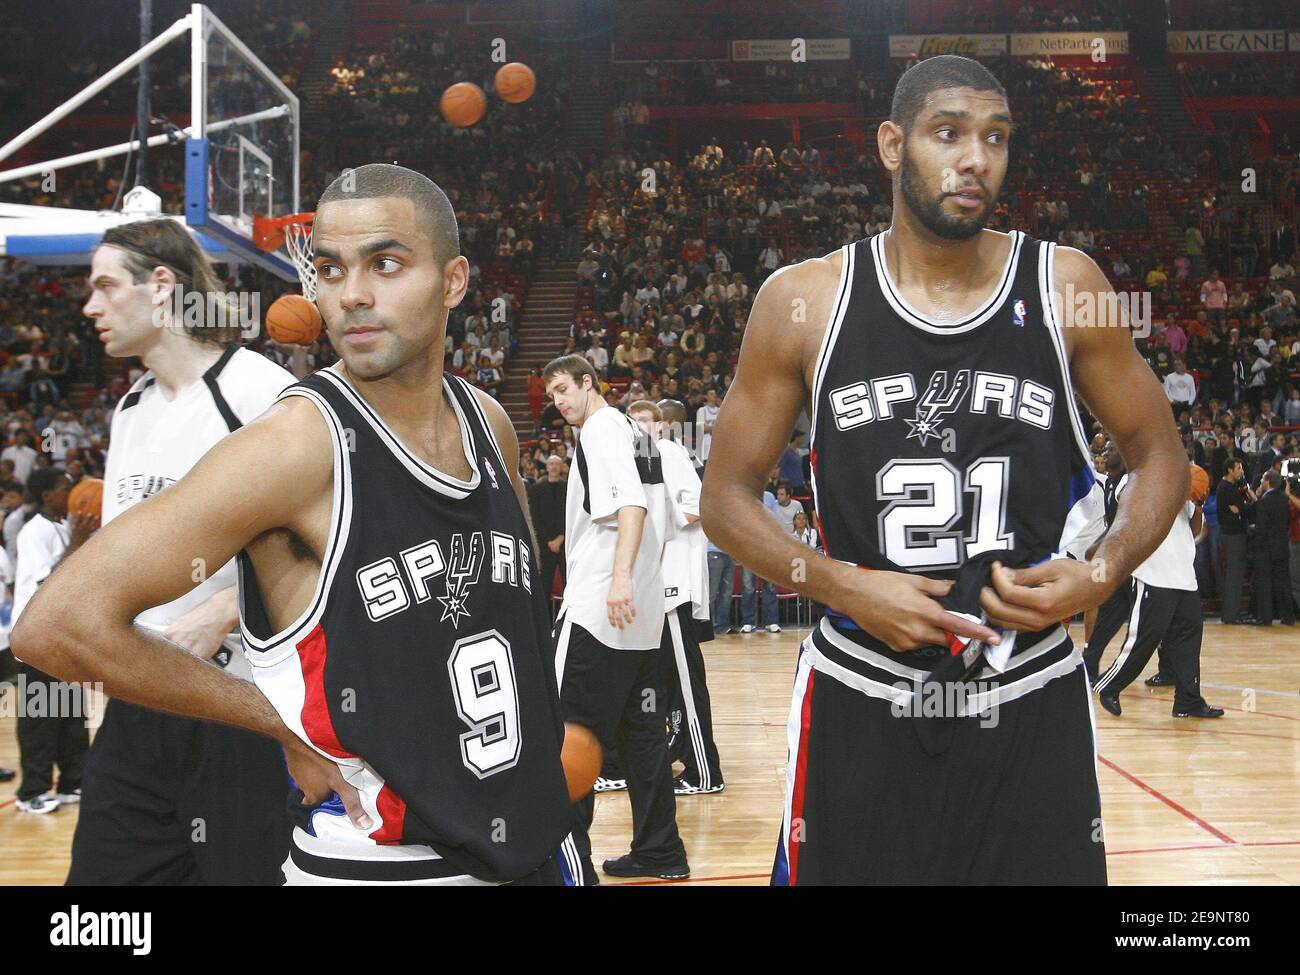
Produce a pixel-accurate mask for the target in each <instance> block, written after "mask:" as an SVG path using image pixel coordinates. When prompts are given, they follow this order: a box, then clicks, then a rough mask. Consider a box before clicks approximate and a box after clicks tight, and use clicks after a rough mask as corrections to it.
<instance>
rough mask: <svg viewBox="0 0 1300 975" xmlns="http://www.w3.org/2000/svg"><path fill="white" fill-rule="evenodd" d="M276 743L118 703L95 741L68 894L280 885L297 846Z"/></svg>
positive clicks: (111, 706)
mask: <svg viewBox="0 0 1300 975" xmlns="http://www.w3.org/2000/svg"><path fill="white" fill-rule="evenodd" d="M288 793H289V773H288V770H287V769H286V767H285V762H284V752H283V750H282V749H281V747H280V745H279V744H278V743H277V742H274V741H272V740H271V739H270V738H265V737H263V736H262V735H258V734H254V733H253V732H251V731H245V730H243V729H241V728H231V727H229V726H227V725H222V724H216V723H214V722H209V721H197V720H194V719H192V718H182V717H177V716H176V715H172V714H163V713H162V712H160V711H151V710H149V709H148V708H141V707H136V706H135V705H134V704H128V703H126V702H125V701H119V700H113V701H110V702H109V703H108V707H107V708H106V709H105V711H104V722H103V724H102V725H101V726H100V729H99V731H98V733H97V734H96V735H95V740H94V743H93V744H92V745H91V748H90V754H89V757H88V760H87V762H86V772H85V777H84V778H83V780H82V800H81V807H80V814H79V816H78V819H77V829H76V833H75V834H74V835H73V840H72V867H71V869H70V871H69V873H68V879H67V882H68V884H70V885H75V886H81V885H87V884H90V885H96V886H101V885H128V884H151V885H153V884H157V885H167V886H174V885H180V884H203V885H241V886H247V885H275V884H278V883H280V864H281V863H282V862H283V861H284V856H285V850H286V848H287V846H288V842H289V817H288V813H287V811H286V809H285V798H286V796H287V795H288Z"/></svg>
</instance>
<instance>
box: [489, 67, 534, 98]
mask: <svg viewBox="0 0 1300 975" xmlns="http://www.w3.org/2000/svg"><path fill="white" fill-rule="evenodd" d="M494 84H495V85H496V89H497V94H498V95H500V96H501V99H502V101H507V102H510V104H512V105H518V104H519V103H520V102H526V101H528V99H530V98H532V97H533V92H535V91H536V90H537V77H536V76H535V75H534V74H533V69H532V68H530V67H529V66H528V65H526V64H522V63H520V62H519V61H511V62H510V63H509V64H503V65H501V67H500V68H498V69H497V76H496V81H495V82H494Z"/></svg>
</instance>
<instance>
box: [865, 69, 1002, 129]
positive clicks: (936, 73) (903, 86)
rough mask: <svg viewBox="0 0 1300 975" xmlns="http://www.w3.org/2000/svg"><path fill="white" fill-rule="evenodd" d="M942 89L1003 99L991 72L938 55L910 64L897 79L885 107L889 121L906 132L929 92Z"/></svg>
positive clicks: (1000, 89)
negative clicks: (987, 94)
mask: <svg viewBox="0 0 1300 975" xmlns="http://www.w3.org/2000/svg"><path fill="white" fill-rule="evenodd" d="M944 88H970V89H972V90H974V91H992V92H996V93H997V94H998V95H1000V96H1001V97H1002V98H1003V99H1004V100H1005V99H1006V97H1007V93H1006V89H1004V88H1003V87H1002V84H1001V82H999V81H998V79H997V78H995V77H993V72H991V71H989V69H988V68H986V67H984V65H982V64H980V63H979V62H978V61H976V60H973V59H972V58H964V57H961V56H959V55H956V54H940V55H938V56H936V57H932V58H926V59H925V60H924V61H921V62H920V63H918V64H914V65H912V66H911V67H910V68H908V69H907V70H906V71H904V72H903V74H902V76H901V77H899V79H898V85H897V87H895V88H894V101H893V103H892V104H891V105H890V107H889V118H890V121H892V122H893V123H894V124H895V125H897V126H898V127H899V128H900V129H902V130H903V131H904V132H906V131H907V130H908V129H910V128H911V127H912V123H913V122H915V121H916V117H917V115H919V114H920V112H921V108H922V106H923V105H924V104H925V100H926V98H927V97H929V95H930V93H931V92H934V91H939V90H941V89H944Z"/></svg>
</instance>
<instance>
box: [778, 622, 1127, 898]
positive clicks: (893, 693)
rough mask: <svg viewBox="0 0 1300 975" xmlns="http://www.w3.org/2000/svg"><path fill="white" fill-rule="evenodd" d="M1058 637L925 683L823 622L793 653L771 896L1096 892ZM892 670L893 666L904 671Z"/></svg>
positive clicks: (1082, 683)
mask: <svg viewBox="0 0 1300 975" xmlns="http://www.w3.org/2000/svg"><path fill="white" fill-rule="evenodd" d="M1081 659H1082V658H1081V654H1080V652H1079V651H1078V650H1077V649H1076V648H1075V647H1074V645H1073V644H1072V643H1071V641H1070V638H1069V635H1068V634H1067V633H1066V632H1065V630H1064V629H1063V628H1062V627H1060V626H1057V627H1053V628H1052V629H1051V630H1048V631H1044V632H1042V633H1036V634H1027V633H1022V634H1018V635H1017V639H1016V645H1015V648H1014V651H1013V653H1012V656H1011V657H1010V659H1009V660H1008V661H1007V662H1006V665H1005V667H1004V669H1003V671H1002V672H1001V673H998V672H996V671H994V670H993V669H992V668H991V667H989V666H987V665H986V666H985V667H983V669H981V670H979V671H977V672H976V673H975V674H973V675H972V676H971V677H970V678H969V679H968V680H967V681H966V682H965V683H962V684H937V683H934V682H930V683H926V677H927V676H928V675H927V671H926V669H924V668H918V667H914V666H910V664H912V663H914V662H915V658H914V657H912V656H910V655H909V656H907V657H903V656H900V655H897V654H889V655H887V654H885V653H878V652H875V651H873V650H870V649H867V648H865V647H863V646H861V645H860V644H859V643H858V642H856V641H854V640H852V639H850V638H849V637H847V636H846V635H844V634H842V633H840V632H838V631H837V630H835V629H834V628H833V627H832V626H831V625H830V622H829V621H828V620H823V621H822V623H821V625H820V627H819V628H818V629H815V630H814V631H813V632H812V634H810V635H809V636H808V638H807V639H805V640H804V642H803V645H802V646H801V647H800V655H799V663H798V667H797V670H796V678H795V688H794V697H793V702H792V706H791V710H790V719H789V723H788V726H787V737H788V741H789V748H790V759H789V766H788V769H787V774H786V800H785V815H784V820H783V824H782V832H781V839H780V843H779V846H778V850H777V856H776V861H775V864H774V867H773V875H772V882H773V883H774V884H778V885H786V884H790V885H793V884H1104V883H1105V882H1106V854H1105V846H1104V843H1103V839H1102V830H1101V799H1100V794H1099V792H1098V788H1097V771H1096V751H1095V737H1094V729H1093V713H1092V700H1091V696H1090V694H1089V692H1088V682H1087V678H1086V676H1085V674H1084V669H1083V665H1082V662H1081ZM904 661H906V662H904Z"/></svg>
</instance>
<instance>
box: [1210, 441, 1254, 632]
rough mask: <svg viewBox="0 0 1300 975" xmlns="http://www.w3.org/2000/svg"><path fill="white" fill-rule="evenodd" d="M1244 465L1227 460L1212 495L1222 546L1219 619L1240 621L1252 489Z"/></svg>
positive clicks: (1238, 459) (1230, 621)
mask: <svg viewBox="0 0 1300 975" xmlns="http://www.w3.org/2000/svg"><path fill="white" fill-rule="evenodd" d="M1245 472H1246V469H1245V466H1244V465H1243V464H1242V462H1241V458H1240V457H1233V458H1232V459H1230V460H1229V461H1228V467H1227V470H1226V471H1224V474H1223V479H1222V480H1220V481H1219V485H1218V487H1217V488H1215V491H1214V498H1215V503H1216V505H1217V506H1218V513H1219V541H1220V543H1221V544H1222V546H1223V606H1222V608H1221V609H1220V614H1221V616H1222V619H1223V622H1224V623H1227V624H1233V623H1237V622H1240V620H1238V618H1237V613H1238V612H1239V611H1240V609H1241V586H1242V579H1243V577H1244V576H1245V573H1246V522H1247V520H1248V518H1249V512H1250V505H1251V502H1253V501H1254V500H1255V495H1254V492H1252V491H1251V490H1250V485H1249V484H1247V483H1246V481H1245Z"/></svg>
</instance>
